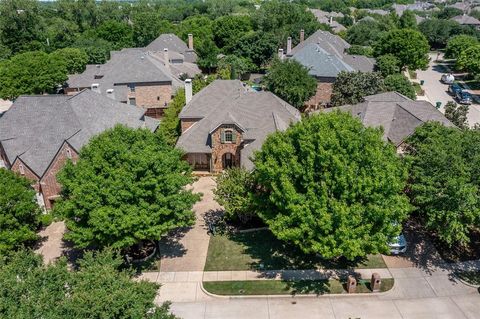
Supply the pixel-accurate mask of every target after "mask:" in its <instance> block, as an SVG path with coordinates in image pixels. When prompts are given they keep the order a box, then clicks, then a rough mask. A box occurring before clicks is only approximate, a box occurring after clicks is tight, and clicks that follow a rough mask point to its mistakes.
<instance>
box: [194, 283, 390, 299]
mask: <svg viewBox="0 0 480 319" xmlns="http://www.w3.org/2000/svg"><path fill="white" fill-rule="evenodd" d="M393 282H394V281H393V279H383V280H382V286H381V291H382V292H383V291H388V290H390V289H392V287H393ZM203 287H204V288H205V289H206V290H207V291H208V292H210V293H212V294H216V295H224V296H236V295H287V294H291V295H294V294H319V295H321V294H341V293H346V290H345V287H344V283H342V282H340V281H339V280H333V279H331V280H314V281H308V280H304V281H282V280H247V281H206V282H203ZM370 292H371V290H370V284H369V283H366V282H364V281H360V282H359V284H358V286H357V293H370Z"/></svg>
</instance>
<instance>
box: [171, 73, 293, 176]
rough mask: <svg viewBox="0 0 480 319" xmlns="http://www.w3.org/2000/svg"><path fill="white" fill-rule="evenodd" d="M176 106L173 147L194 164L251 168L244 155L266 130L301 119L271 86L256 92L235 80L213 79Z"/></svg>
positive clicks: (258, 143)
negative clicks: (177, 134) (177, 124)
mask: <svg viewBox="0 0 480 319" xmlns="http://www.w3.org/2000/svg"><path fill="white" fill-rule="evenodd" d="M185 88H186V98H187V104H186V105H185V107H184V108H183V110H182V111H181V113H180V115H179V117H180V123H181V130H182V134H181V136H180V138H179V139H178V142H177V147H178V148H180V149H182V150H183V151H185V153H186V155H185V158H186V160H187V161H188V162H189V163H190V164H191V165H192V166H193V167H194V169H195V170H204V171H209V172H213V173H216V172H220V171H222V170H223V169H225V168H229V167H244V168H246V169H252V168H253V163H252V161H251V160H250V157H251V156H252V155H253V152H254V151H255V150H258V149H260V147H261V146H262V144H263V142H264V140H265V138H266V137H267V135H268V134H270V133H273V132H275V131H278V130H280V131H283V130H285V129H286V128H287V127H288V126H289V125H290V123H293V122H297V121H299V120H300V119H301V117H300V113H299V112H298V110H296V109H295V108H294V107H292V106H291V105H289V104H288V103H286V102H285V101H283V100H282V99H280V98H279V97H277V96H275V95H274V94H272V93H271V92H256V91H254V90H252V89H251V88H250V87H248V86H246V85H245V84H243V83H242V82H240V81H238V80H216V81H214V82H212V83H211V84H210V85H208V86H207V87H206V88H204V89H203V90H202V91H200V92H199V93H197V94H196V95H195V96H193V97H192V95H191V92H192V91H191V90H192V88H191V82H189V81H188V80H187V81H186V83H185Z"/></svg>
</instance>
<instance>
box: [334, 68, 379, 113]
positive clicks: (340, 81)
mask: <svg viewBox="0 0 480 319" xmlns="http://www.w3.org/2000/svg"><path fill="white" fill-rule="evenodd" d="M384 91H385V84H384V82H383V78H382V76H381V75H380V74H379V73H377V72H360V71H358V72H345V71H342V72H340V73H339V74H338V76H337V79H336V80H335V82H334V83H333V89H332V101H331V103H332V105H333V106H340V105H344V104H356V103H359V102H362V101H363V98H364V97H365V96H367V95H373V94H377V93H380V92H384Z"/></svg>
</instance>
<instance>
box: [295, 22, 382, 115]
mask: <svg viewBox="0 0 480 319" xmlns="http://www.w3.org/2000/svg"><path fill="white" fill-rule="evenodd" d="M287 41H288V42H287V52H286V57H287V58H291V59H295V60H296V61H298V62H299V63H300V64H302V65H304V66H305V67H307V68H308V69H309V74H310V75H311V76H313V77H315V78H316V79H317V83H318V84H317V92H316V94H315V95H314V96H313V97H312V98H311V99H310V100H309V101H307V102H306V103H305V104H306V106H307V107H309V108H314V109H315V108H317V107H318V106H326V105H328V104H329V103H330V100H331V96H332V86H333V82H335V80H336V78H337V75H338V74H339V73H340V72H341V71H346V72H353V71H361V72H371V71H373V70H374V68H375V60H374V59H372V58H368V57H366V56H363V55H352V54H348V53H347V52H346V51H347V49H348V48H350V44H348V43H347V42H346V41H345V40H343V39H342V38H341V37H339V36H338V35H334V34H332V33H330V32H327V31H322V30H318V31H317V32H315V33H314V34H312V35H311V36H310V37H308V38H307V39H306V40H304V41H303V30H302V33H301V36H300V43H299V44H298V45H297V46H296V47H294V48H292V39H291V38H288V40H287Z"/></svg>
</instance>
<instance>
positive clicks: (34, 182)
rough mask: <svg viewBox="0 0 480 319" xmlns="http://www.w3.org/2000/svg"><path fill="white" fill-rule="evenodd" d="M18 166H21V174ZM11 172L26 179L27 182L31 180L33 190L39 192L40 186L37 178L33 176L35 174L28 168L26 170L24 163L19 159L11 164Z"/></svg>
mask: <svg viewBox="0 0 480 319" xmlns="http://www.w3.org/2000/svg"><path fill="white" fill-rule="evenodd" d="M20 165H22V166H23V174H22V173H21V169H20ZM11 170H12V171H14V172H15V173H17V174H19V175H21V176H24V177H26V178H28V179H29V180H31V181H32V186H33V188H34V189H35V190H36V191H37V192H39V191H40V184H39V183H38V181H39V178H38V176H37V175H35V173H34V172H33V171H32V170H31V169H30V168H28V166H27V165H25V163H24V162H22V160H21V159H18V158H17V159H16V160H15V162H13V165H12V167H11Z"/></svg>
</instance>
